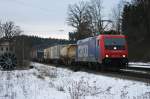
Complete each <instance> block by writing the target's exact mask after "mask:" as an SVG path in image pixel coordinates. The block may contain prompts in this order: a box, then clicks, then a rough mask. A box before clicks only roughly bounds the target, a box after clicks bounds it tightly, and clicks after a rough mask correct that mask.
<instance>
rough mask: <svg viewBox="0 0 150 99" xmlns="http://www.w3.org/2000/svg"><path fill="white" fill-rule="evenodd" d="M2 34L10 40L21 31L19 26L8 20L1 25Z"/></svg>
mask: <svg viewBox="0 0 150 99" xmlns="http://www.w3.org/2000/svg"><path fill="white" fill-rule="evenodd" d="M1 26H2V27H1V28H2V29H1V30H2V31H1V33H2V36H3V37H5V38H6V39H7V40H11V39H12V38H13V37H14V36H18V35H19V34H20V33H21V32H22V31H21V29H20V27H19V26H16V25H15V24H14V22H12V21H9V22H6V23H4V24H2V25H1Z"/></svg>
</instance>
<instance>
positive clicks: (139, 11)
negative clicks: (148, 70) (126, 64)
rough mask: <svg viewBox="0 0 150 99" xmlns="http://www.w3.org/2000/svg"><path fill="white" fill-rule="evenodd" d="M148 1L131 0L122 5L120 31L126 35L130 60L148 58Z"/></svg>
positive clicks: (149, 36) (149, 28) (149, 33)
mask: <svg viewBox="0 0 150 99" xmlns="http://www.w3.org/2000/svg"><path fill="white" fill-rule="evenodd" d="M149 11H150V1H149V0H132V3H128V4H126V5H125V6H124V9H123V13H122V32H123V34H125V35H127V37H128V38H127V40H128V45H129V55H130V59H131V60H135V61H136V60H143V61H148V60H150V44H149V43H150V13H149Z"/></svg>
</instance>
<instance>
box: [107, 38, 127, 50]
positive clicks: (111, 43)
mask: <svg viewBox="0 0 150 99" xmlns="http://www.w3.org/2000/svg"><path fill="white" fill-rule="evenodd" d="M104 42H105V48H106V49H108V50H114V47H115V50H125V44H126V41H125V39H124V38H105V40H104Z"/></svg>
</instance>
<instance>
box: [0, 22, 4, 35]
mask: <svg viewBox="0 0 150 99" xmlns="http://www.w3.org/2000/svg"><path fill="white" fill-rule="evenodd" d="M2 37H3V32H2V23H1V22H0V38H2Z"/></svg>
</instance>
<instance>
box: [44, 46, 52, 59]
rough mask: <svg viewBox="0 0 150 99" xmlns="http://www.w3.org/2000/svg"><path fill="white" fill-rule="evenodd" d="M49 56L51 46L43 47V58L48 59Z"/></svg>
mask: <svg viewBox="0 0 150 99" xmlns="http://www.w3.org/2000/svg"><path fill="white" fill-rule="evenodd" d="M50 57H51V47H48V48H45V49H44V59H46V60H47V59H50Z"/></svg>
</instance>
